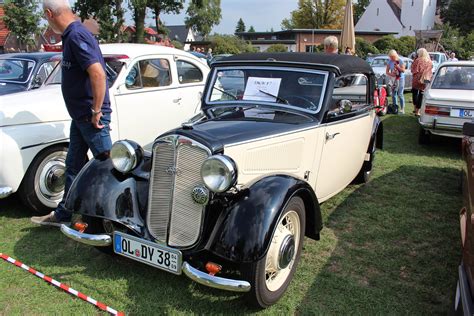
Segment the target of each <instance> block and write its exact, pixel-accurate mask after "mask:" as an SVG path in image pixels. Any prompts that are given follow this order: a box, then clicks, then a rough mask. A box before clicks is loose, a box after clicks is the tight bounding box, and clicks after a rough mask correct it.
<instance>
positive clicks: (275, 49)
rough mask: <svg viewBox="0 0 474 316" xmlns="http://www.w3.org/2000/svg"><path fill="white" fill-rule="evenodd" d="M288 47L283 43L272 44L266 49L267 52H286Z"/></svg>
mask: <svg viewBox="0 0 474 316" xmlns="http://www.w3.org/2000/svg"><path fill="white" fill-rule="evenodd" d="M286 52H288V48H287V47H286V45H283V44H273V45H271V46H270V47H268V49H267V53H286Z"/></svg>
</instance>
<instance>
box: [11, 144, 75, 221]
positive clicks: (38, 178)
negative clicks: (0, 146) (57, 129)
mask: <svg viewBox="0 0 474 316" xmlns="http://www.w3.org/2000/svg"><path fill="white" fill-rule="evenodd" d="M66 155H67V147H64V146H55V147H50V148H48V149H46V150H44V151H43V152H41V153H40V154H39V155H38V156H37V157H36V158H35V160H34V161H33V163H32V164H31V165H30V167H29V168H28V171H27V172H26V174H25V177H24V179H23V182H22V185H21V187H20V190H19V193H20V195H21V197H22V199H23V201H24V202H25V203H26V205H27V206H29V207H31V208H32V209H33V210H35V211H36V212H38V213H42V214H47V213H49V212H51V210H53V209H54V208H56V206H57V205H58V203H59V202H60V201H61V199H62V197H63V193H64V182H65V172H66Z"/></svg>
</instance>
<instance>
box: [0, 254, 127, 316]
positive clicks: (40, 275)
mask: <svg viewBox="0 0 474 316" xmlns="http://www.w3.org/2000/svg"><path fill="white" fill-rule="evenodd" d="M0 258H2V259H3V260H5V261H7V262H9V263H11V264H13V265H15V266H17V267H19V268H22V269H23V270H26V271H28V272H30V273H31V274H33V275H35V276H37V277H38V278H40V279H43V280H45V281H46V282H48V283H50V284H52V285H54V286H56V287H58V288H60V289H62V290H64V291H66V292H68V293H69V294H72V295H74V296H76V297H79V298H80V299H81V300H84V301H86V302H88V303H90V304H92V305H95V306H96V307H98V308H99V309H101V310H103V311H106V312H109V313H110V314H112V315H119V316H125V313H123V312H118V311H116V310H115V309H113V308H111V307H109V306H107V305H105V304H104V303H102V302H99V301H96V300H95V299H93V298H92V297H90V296H87V295H84V294H82V293H81V292H79V291H76V290H74V289H73V288H71V287H69V286H67V285H66V284H64V283H61V282H58V281H56V280H55V279H52V278H50V277H49V276H47V275H44V274H43V273H41V272H39V271H36V270H35V269H33V268H30V267H28V266H27V265H26V264H23V263H22V262H20V261H18V260H15V259H13V258H11V257H9V256H7V255H6V254H3V253H1V252H0Z"/></svg>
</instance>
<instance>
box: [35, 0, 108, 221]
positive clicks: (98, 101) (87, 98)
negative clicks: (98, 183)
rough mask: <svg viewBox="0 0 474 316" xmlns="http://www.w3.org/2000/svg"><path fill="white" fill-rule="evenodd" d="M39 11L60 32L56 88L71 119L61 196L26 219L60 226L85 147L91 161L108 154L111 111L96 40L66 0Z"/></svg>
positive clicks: (84, 157) (68, 216)
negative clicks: (44, 211)
mask: <svg viewBox="0 0 474 316" xmlns="http://www.w3.org/2000/svg"><path fill="white" fill-rule="evenodd" d="M43 12H44V16H45V18H46V20H48V24H49V26H50V27H51V29H52V30H53V31H54V32H55V33H57V34H61V35H62V43H63V59H62V62H61V72H62V83H61V90H62V93H63V98H64V102H65V103H66V108H67V110H68V112H69V115H70V116H71V118H72V121H71V128H70V133H69V149H68V153H67V157H66V173H65V185H64V196H63V199H62V201H61V202H60V203H59V205H58V207H57V208H56V210H55V211H52V212H51V213H50V214H48V215H45V216H35V217H32V218H31V221H32V222H33V223H35V224H38V225H46V226H60V225H61V224H67V223H68V222H70V220H71V215H72V214H71V213H70V212H69V211H68V210H66V208H65V201H66V196H67V193H68V191H69V188H70V187H71V184H72V182H73V180H74V178H75V177H76V175H77V174H78V173H79V171H80V170H81V169H82V167H84V165H85V163H86V161H87V151H88V150H89V149H90V150H91V152H92V154H93V155H94V158H96V159H100V160H105V159H108V158H109V154H110V150H111V148H112V140H111V139H110V128H109V124H110V113H111V112H112V110H111V108H110V100H109V92H108V91H109V89H108V86H107V76H106V72H105V62H104V58H103V56H102V53H101V51H100V48H99V44H98V43H97V40H96V39H95V38H94V36H93V35H92V34H91V33H90V32H89V31H88V30H87V29H86V28H85V27H84V26H83V25H82V23H81V22H80V21H77V20H76V16H75V15H74V13H73V12H72V10H71V6H70V4H69V1H68V0H44V1H43Z"/></svg>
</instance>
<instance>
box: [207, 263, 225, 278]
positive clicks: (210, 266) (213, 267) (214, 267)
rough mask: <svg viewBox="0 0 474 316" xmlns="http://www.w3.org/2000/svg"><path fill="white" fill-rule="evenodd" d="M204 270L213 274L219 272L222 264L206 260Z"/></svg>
mask: <svg viewBox="0 0 474 316" xmlns="http://www.w3.org/2000/svg"><path fill="white" fill-rule="evenodd" d="M206 270H207V272H208V273H209V274H210V275H212V276H214V275H216V274H217V273H219V272H221V270H222V266H221V265H218V264H217V263H214V262H208V263H206Z"/></svg>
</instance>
